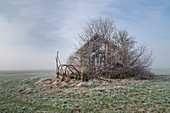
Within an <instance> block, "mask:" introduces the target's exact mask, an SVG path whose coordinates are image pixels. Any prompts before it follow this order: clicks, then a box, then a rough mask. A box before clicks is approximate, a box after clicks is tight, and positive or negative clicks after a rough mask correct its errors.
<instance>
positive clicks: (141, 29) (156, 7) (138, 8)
mask: <svg viewBox="0 0 170 113" xmlns="http://www.w3.org/2000/svg"><path fill="white" fill-rule="evenodd" d="M97 17H103V18H105V17H109V18H112V19H114V20H115V25H116V26H117V28H118V29H127V30H128V31H129V34H130V35H131V36H134V37H136V40H137V41H138V43H139V44H143V43H144V44H146V45H147V46H148V49H150V50H152V51H153V58H154V63H153V65H152V68H170V1H169V0H0V70H27V69H29V70H30V69H55V56H56V51H57V50H58V51H59V55H60V59H61V61H62V62H63V63H65V62H66V60H67V58H68V56H69V55H70V54H71V53H72V52H73V51H74V46H73V44H74V43H76V40H75V39H76V37H77V34H78V33H80V32H81V26H83V25H85V23H86V22H87V21H88V20H89V18H97Z"/></svg>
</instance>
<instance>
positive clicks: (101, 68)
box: [68, 34, 123, 78]
mask: <svg viewBox="0 0 170 113" xmlns="http://www.w3.org/2000/svg"><path fill="white" fill-rule="evenodd" d="M118 49H119V48H118V47H117V46H116V45H114V44H113V42H111V41H109V40H107V39H105V38H104V37H102V36H100V35H98V34H95V35H94V36H93V37H92V38H90V39H89V40H88V41H87V42H86V43H85V44H84V45H83V46H82V47H80V48H79V49H78V50H77V51H76V52H75V54H74V55H73V56H72V57H70V59H69V62H68V64H72V65H74V66H75V67H77V68H78V70H82V71H83V70H88V74H89V75H97V76H101V77H105V78H114V76H116V75H118V74H119V67H121V66H123V64H122V62H121V59H122V57H121V55H120V54H119V50H118Z"/></svg>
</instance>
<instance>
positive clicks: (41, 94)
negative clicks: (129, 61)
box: [0, 76, 170, 113]
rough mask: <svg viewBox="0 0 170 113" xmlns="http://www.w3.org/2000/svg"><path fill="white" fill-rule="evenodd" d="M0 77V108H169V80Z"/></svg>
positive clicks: (12, 109)
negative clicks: (65, 79) (0, 78)
mask: <svg viewBox="0 0 170 113" xmlns="http://www.w3.org/2000/svg"><path fill="white" fill-rule="evenodd" d="M7 77H9V76H4V80H0V81H1V82H0V112H60V113H61V112H63V113H66V112H68V113H69V112H170V109H169V108H170V95H169V94H170V88H169V87H170V82H169V81H163V82H153V81H149V80H134V79H122V80H119V79H115V80H114V79H111V80H110V82H107V81H103V80H98V79H93V80H89V81H88V82H82V81H77V80H74V79H72V80H68V81H61V79H56V78H55V77H51V78H47V77H41V76H37V77H28V76H25V77H23V76H21V77H19V76H18V77H16V76H15V77H12V76H10V77H9V78H7Z"/></svg>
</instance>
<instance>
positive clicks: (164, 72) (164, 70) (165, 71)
mask: <svg viewBox="0 0 170 113" xmlns="http://www.w3.org/2000/svg"><path fill="white" fill-rule="evenodd" d="M151 71H152V72H153V73H154V74H156V75H170V69H169V68H153V69H151Z"/></svg>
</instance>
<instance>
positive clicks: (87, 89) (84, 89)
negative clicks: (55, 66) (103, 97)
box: [20, 78, 150, 94]
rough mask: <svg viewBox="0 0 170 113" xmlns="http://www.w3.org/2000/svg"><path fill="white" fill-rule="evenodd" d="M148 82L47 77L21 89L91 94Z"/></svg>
mask: <svg viewBox="0 0 170 113" xmlns="http://www.w3.org/2000/svg"><path fill="white" fill-rule="evenodd" d="M146 82H150V81H148V80H135V79H122V80H118V79H116V80H115V79H109V82H108V80H98V79H92V80H89V81H88V82H83V81H80V80H75V79H70V80H66V81H62V79H61V78H45V79H41V80H39V81H38V82H36V83H35V84H34V88H28V87H27V88H25V87H21V88H20V91H22V92H24V93H37V92H42V91H47V90H50V91H52V92H55V93H65V94H71V93H79V94H91V93H94V92H97V93H109V92H110V91H111V90H113V89H114V88H127V87H128V86H130V85H138V84H143V83H146Z"/></svg>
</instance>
